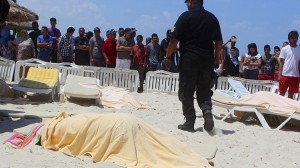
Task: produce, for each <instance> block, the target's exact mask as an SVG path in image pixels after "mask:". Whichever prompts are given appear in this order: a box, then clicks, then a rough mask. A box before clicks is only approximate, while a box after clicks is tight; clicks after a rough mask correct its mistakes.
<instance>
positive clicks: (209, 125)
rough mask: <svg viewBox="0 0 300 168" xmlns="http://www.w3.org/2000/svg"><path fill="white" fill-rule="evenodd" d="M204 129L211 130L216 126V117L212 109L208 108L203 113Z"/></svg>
mask: <svg viewBox="0 0 300 168" xmlns="http://www.w3.org/2000/svg"><path fill="white" fill-rule="evenodd" d="M203 118H204V129H205V130H206V131H208V132H210V131H211V130H212V129H213V128H214V118H213V115H212V112H211V111H210V110H206V111H205V112H204V115H203Z"/></svg>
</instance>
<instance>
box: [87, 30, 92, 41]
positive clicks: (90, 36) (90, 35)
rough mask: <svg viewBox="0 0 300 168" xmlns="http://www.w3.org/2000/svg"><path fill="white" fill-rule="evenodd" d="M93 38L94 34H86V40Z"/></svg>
mask: <svg viewBox="0 0 300 168" xmlns="http://www.w3.org/2000/svg"><path fill="white" fill-rule="evenodd" d="M93 36H94V33H93V32H91V31H88V32H87V33H86V37H87V38H88V39H90V38H92V37H93Z"/></svg>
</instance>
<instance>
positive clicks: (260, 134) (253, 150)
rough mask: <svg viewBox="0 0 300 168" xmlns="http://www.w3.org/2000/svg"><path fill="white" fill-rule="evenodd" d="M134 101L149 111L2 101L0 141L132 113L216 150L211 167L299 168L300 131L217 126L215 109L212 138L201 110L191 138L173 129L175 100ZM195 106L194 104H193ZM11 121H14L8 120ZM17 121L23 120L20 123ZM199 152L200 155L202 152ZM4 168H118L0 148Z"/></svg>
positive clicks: (177, 118)
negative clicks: (31, 130)
mask: <svg viewBox="0 0 300 168" xmlns="http://www.w3.org/2000/svg"><path fill="white" fill-rule="evenodd" d="M131 94H132V95H133V96H134V97H135V98H136V99H137V100H139V101H141V102H145V103H147V104H148V105H149V106H151V107H153V109H139V110H136V109H132V108H129V107H124V108H122V109H114V108H106V107H104V108H100V107H98V106H95V105H94V104H93V103H94V102H93V101H85V100H75V101H67V102H64V103H59V102H54V103H48V102H38V101H36V100H35V101H33V100H28V99H20V98H19V99H4V98H1V100H0V113H1V115H0V141H1V142H3V141H4V140H6V139H7V138H9V137H10V136H11V135H12V134H13V130H14V129H17V128H21V127H24V126H27V125H29V124H32V123H39V122H43V121H46V120H48V119H50V118H52V117H54V116H56V115H57V114H59V113H60V112H62V111H64V112H67V113H68V114H78V113H87V112H89V113H130V114H133V115H135V116H136V117H138V118H140V119H141V120H143V121H144V122H145V123H148V124H150V125H152V126H155V127H158V128H160V129H162V130H164V131H166V132H168V133H169V134H171V135H172V136H174V137H176V138H177V139H178V140H180V141H181V142H184V143H186V144H188V145H190V146H193V147H195V148H197V146H198V147H200V146H215V147H217V149H218V150H217V152H216V155H215V157H214V158H213V159H212V160H211V161H213V162H214V165H215V167H231V168H232V167H236V168H238V167H249V168H250V167H251V168H252V167H264V168H277V167H278V168H280V167H289V168H297V167H300V155H299V151H300V134H299V132H300V128H299V127H293V128H290V127H284V128H283V129H282V130H267V129H264V128H262V127H261V126H260V125H259V124H257V123H255V122H253V121H252V122H240V121H237V120H236V119H228V120H226V121H225V122H222V121H220V118H221V117H222V116H224V115H225V114H226V113H227V111H226V110H225V109H223V108H220V107H216V106H214V108H213V113H214V115H215V118H216V120H215V128H214V130H213V131H212V132H211V133H208V132H206V131H204V129H203V118H202V114H201V112H200V109H199V108H196V111H197V120H196V125H195V128H196V129H197V131H196V132H195V133H190V132H184V131H181V130H178V129H177V125H178V124H180V123H182V122H183V121H184V118H183V115H182V111H181V103H180V102H179V100H178V98H177V96H174V95H165V94H152V93H149V94H147V93H142V94H138V93H131ZM195 104H196V102H195ZM7 115H10V116H12V117H7ZM20 117H21V118H20ZM200 150H201V149H200ZM0 151H1V152H0V161H1V167H2V168H8V167H9V168H19V167H56V168H60V167H63V168H74V167H78V168H79V167H101V168H118V167H119V166H116V165H115V164H113V163H93V162H92V160H91V158H90V157H88V156H83V157H76V158H74V157H70V156H67V155H65V154H63V153H61V152H56V151H51V150H46V149H43V148H42V147H41V146H29V147H26V148H24V149H13V148H11V147H9V146H7V145H5V144H3V143H1V144H0Z"/></svg>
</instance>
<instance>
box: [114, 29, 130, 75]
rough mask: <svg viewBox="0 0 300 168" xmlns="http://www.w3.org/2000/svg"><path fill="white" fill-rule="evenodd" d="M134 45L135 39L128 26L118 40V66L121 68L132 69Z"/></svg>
mask: <svg viewBox="0 0 300 168" xmlns="http://www.w3.org/2000/svg"><path fill="white" fill-rule="evenodd" d="M133 45H134V40H133V39H132V36H131V29H130V28H126V29H125V30H124V35H123V36H121V37H119V38H118V40H117V47H116V50H117V53H118V54H117V60H116V68H120V69H130V66H131V60H132V58H131V56H130V53H131V48H132V46H133Z"/></svg>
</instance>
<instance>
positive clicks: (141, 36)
mask: <svg viewBox="0 0 300 168" xmlns="http://www.w3.org/2000/svg"><path fill="white" fill-rule="evenodd" d="M139 37H140V38H142V40H143V39H144V37H143V36H142V35H137V36H136V38H139Z"/></svg>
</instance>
